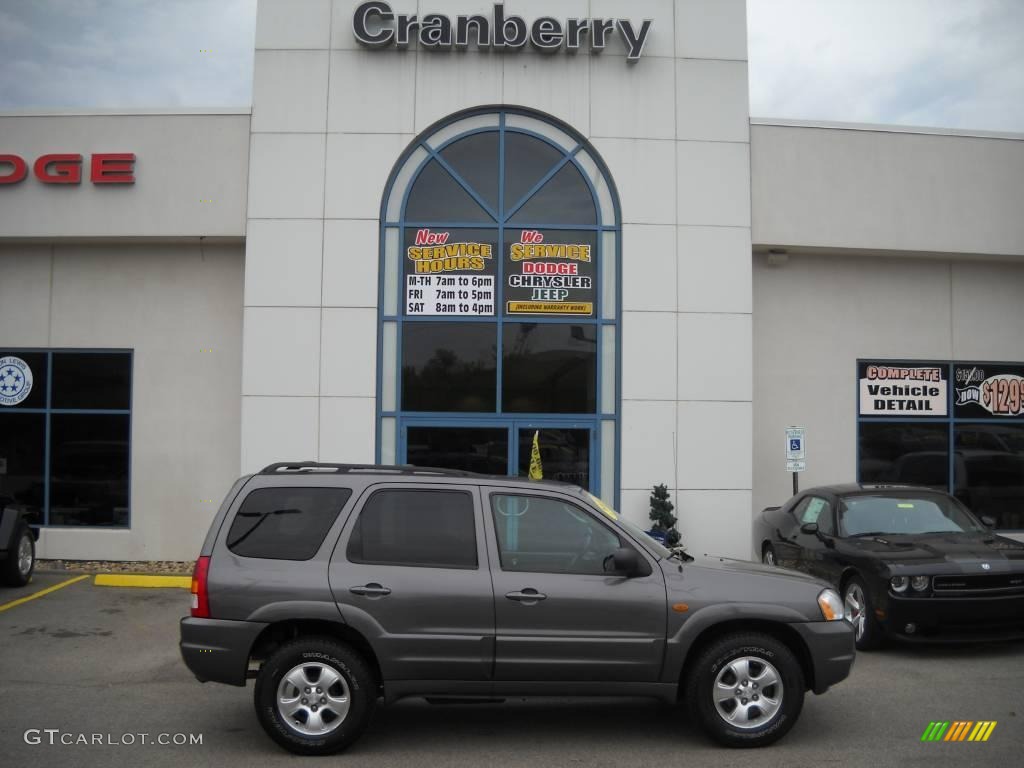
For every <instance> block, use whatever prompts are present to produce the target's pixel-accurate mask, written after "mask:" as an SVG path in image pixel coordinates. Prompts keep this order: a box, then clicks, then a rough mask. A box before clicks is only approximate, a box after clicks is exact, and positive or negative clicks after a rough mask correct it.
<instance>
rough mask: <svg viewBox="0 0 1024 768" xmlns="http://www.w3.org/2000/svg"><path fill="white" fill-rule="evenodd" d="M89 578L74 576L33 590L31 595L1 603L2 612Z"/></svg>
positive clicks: (86, 576) (0, 611)
mask: <svg viewBox="0 0 1024 768" xmlns="http://www.w3.org/2000/svg"><path fill="white" fill-rule="evenodd" d="M88 578H89V576H88V575H85V576H75V577H73V578H70V579H68V580H67V581H62V582H60V583H59V584H54V585H53V586H52V587H47V588H46V589H40V590H39V591H38V592H33V593H32V594H31V595H26V596H25V597H19V598H18V599H17V600H11V602H9V603H4V604H3V605H0V613H3V612H4V611H6V610H7V609H9V608H13V607H14V606H16V605H21V604H22V603H27V602H28V601H29V600H35V599H36V598H37V597H42V596H43V595H48V594H50V593H51V592H56V591H57V590H58V589H63V588H64V587H67V586H69V585H71V584H76V583H77V582H79V581H82V580H84V579H88Z"/></svg>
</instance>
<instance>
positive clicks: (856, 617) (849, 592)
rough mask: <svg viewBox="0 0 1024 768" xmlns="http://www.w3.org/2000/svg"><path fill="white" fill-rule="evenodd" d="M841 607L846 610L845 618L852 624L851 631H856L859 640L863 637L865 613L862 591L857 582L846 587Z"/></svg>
mask: <svg viewBox="0 0 1024 768" xmlns="http://www.w3.org/2000/svg"><path fill="white" fill-rule="evenodd" d="M843 608H844V609H845V611H846V617H847V619H849V621H850V624H852V625H853V631H854V632H855V633H856V637H857V640H860V639H861V638H863V637H864V624H865V621H866V619H867V615H866V613H865V611H864V591H863V590H862V589H861V588H860V585H859V584H851V585H850V586H849V587H847V588H846V597H845V598H844V600H843Z"/></svg>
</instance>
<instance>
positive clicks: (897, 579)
mask: <svg viewBox="0 0 1024 768" xmlns="http://www.w3.org/2000/svg"><path fill="white" fill-rule="evenodd" d="M908 584H910V579H908V578H907V577H906V576H893V577H892V578H891V579H889V586H890V587H892V591H893V592H906V591H907V585H908Z"/></svg>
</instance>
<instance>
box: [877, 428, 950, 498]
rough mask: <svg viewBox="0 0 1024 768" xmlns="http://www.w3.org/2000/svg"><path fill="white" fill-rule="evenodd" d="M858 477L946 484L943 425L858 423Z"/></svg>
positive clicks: (946, 445)
mask: <svg viewBox="0 0 1024 768" xmlns="http://www.w3.org/2000/svg"><path fill="white" fill-rule="evenodd" d="M860 478H861V481H862V482H865V483H901V484H907V485H927V486H930V487H933V488H938V489H940V490H945V489H946V486H947V485H948V484H949V429H948V427H947V426H946V425H945V424H890V423H881V424H861V427H860Z"/></svg>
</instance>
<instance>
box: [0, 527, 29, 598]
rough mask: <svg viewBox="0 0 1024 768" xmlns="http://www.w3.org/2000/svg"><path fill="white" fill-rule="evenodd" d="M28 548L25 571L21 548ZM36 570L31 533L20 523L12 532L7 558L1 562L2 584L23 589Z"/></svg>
mask: <svg viewBox="0 0 1024 768" xmlns="http://www.w3.org/2000/svg"><path fill="white" fill-rule="evenodd" d="M26 546H27V547H28V551H29V553H30V556H31V560H30V562H29V564H28V568H27V569H26V568H25V567H24V565H23V561H22V558H21V554H20V553H21V551H22V548H23V547H26ZM35 569H36V540H35V539H34V538H33V537H32V531H31V530H29V527H28V526H27V525H25V522H24V521H22V522H20V523H19V524H18V526H17V527H16V528H15V530H14V536H12V537H11V542H10V548H9V549H8V550H7V558H6V559H5V560H4V561H3V582H4V584H6V585H7V586H9V587H23V586H25V585H26V584H28V583H29V581H31V580H32V573H33V572H34V571H35Z"/></svg>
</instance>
